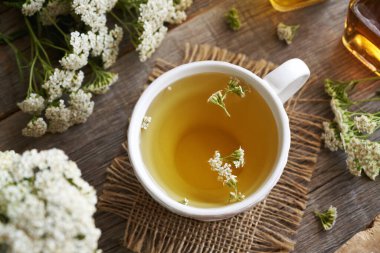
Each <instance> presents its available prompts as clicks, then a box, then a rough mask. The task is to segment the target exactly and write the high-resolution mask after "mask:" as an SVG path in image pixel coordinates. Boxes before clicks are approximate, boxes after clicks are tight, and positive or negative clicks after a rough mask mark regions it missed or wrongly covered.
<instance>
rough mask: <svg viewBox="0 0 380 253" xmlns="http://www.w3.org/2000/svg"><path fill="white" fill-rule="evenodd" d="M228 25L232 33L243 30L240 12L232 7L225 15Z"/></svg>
mask: <svg viewBox="0 0 380 253" xmlns="http://www.w3.org/2000/svg"><path fill="white" fill-rule="evenodd" d="M225 18H226V23H227V25H228V27H229V28H230V29H231V30H232V31H238V30H240V28H241V21H240V16H239V12H238V10H237V9H236V8H235V7H232V8H231V9H230V10H229V11H228V12H227V13H226V15H225Z"/></svg>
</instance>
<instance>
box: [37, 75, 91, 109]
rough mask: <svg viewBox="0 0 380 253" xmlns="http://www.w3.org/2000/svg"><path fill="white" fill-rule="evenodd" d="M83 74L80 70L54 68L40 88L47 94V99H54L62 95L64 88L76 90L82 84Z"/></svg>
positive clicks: (71, 90)
mask: <svg viewBox="0 0 380 253" xmlns="http://www.w3.org/2000/svg"><path fill="white" fill-rule="evenodd" d="M83 78H84V74H83V72H82V71H78V72H75V71H70V70H60V69H54V73H53V74H52V75H51V76H50V77H49V80H48V81H46V82H45V83H44V84H43V85H42V88H44V89H45V90H46V92H47V94H48V97H49V99H48V100H49V101H50V102H51V101H54V100H55V99H57V98H60V97H61V96H62V93H63V91H64V90H67V91H69V92H74V91H77V90H78V89H79V88H80V86H81V85H82V82H83Z"/></svg>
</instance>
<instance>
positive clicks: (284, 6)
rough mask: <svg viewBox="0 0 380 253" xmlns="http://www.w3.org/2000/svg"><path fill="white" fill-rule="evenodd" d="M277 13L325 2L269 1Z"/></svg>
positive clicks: (302, 0)
mask: <svg viewBox="0 0 380 253" xmlns="http://www.w3.org/2000/svg"><path fill="white" fill-rule="evenodd" d="M269 1H270V2H271V4H272V6H273V8H274V9H275V10H277V11H292V10H296V9H300V8H304V7H307V6H309V5H313V4H316V3H320V2H323V1H325V0H269Z"/></svg>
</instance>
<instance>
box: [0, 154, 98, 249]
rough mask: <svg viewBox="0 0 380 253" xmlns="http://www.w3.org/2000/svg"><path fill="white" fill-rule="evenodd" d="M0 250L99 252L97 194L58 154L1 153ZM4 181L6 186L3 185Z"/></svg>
mask: <svg viewBox="0 0 380 253" xmlns="http://www.w3.org/2000/svg"><path fill="white" fill-rule="evenodd" d="M0 168H1V170H0V203H1V205H0V245H1V247H2V249H3V248H4V247H5V249H6V250H7V252H14V253H25V252H28V253H40V252H81V253H94V252H96V251H97V241H98V239H99V237H100V230H99V229H97V228H96V227H95V225H94V219H93V217H92V216H93V214H94V213H95V210H96V209H95V204H96V193H95V190H94V189H93V188H92V187H91V186H90V185H89V184H88V183H87V182H85V181H84V180H83V179H82V178H81V172H80V170H79V169H78V167H77V166H76V164H75V163H74V162H72V161H70V160H68V158H67V156H66V155H65V154H64V153H63V152H62V151H60V150H56V149H52V150H48V151H41V152H37V151H36V150H31V151H27V152H25V153H24V154H22V155H18V154H16V153H14V152H13V151H7V152H0ZM4 178H5V181H4V180H3V179H4Z"/></svg>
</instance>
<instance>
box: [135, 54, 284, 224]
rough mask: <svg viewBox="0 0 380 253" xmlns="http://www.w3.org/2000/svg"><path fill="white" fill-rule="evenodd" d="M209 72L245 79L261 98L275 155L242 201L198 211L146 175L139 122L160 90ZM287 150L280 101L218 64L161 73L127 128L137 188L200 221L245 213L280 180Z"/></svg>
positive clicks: (256, 81) (250, 77)
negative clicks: (271, 122) (274, 136)
mask: <svg viewBox="0 0 380 253" xmlns="http://www.w3.org/2000/svg"><path fill="white" fill-rule="evenodd" d="M211 72H220V73H225V74H230V75H234V76H237V77H238V78H241V79H243V80H245V82H246V83H247V84H249V85H250V86H251V87H252V88H254V89H255V90H256V91H257V92H258V93H259V94H260V95H261V96H262V97H263V99H264V100H265V101H266V103H267V105H268V106H269V107H270V109H271V111H272V113H273V115H274V118H275V121H276V125H277V131H278V138H279V146H278V152H277V157H276V161H275V163H274V165H273V168H272V171H271V173H270V174H269V175H268V176H267V178H266V180H265V181H264V182H263V183H262V184H261V186H260V187H259V188H258V189H257V190H256V191H255V192H253V193H252V194H250V195H249V196H247V197H246V198H245V199H244V200H242V201H240V202H237V203H232V204H229V205H226V206H221V207H205V208H202V207H193V206H186V205H183V204H181V203H179V202H177V201H176V200H174V199H172V198H171V197H170V196H168V194H167V193H166V192H165V190H164V189H163V188H162V187H161V186H160V185H159V183H158V182H156V180H155V179H154V178H153V176H152V175H151V174H150V172H149V169H148V168H146V166H145V164H144V162H143V158H142V152H141V148H140V134H141V122H142V119H143V117H144V116H145V115H146V112H147V110H148V109H149V107H150V105H151V103H152V102H153V101H154V99H155V98H156V96H157V95H158V94H159V93H160V92H161V91H162V90H164V89H166V88H167V87H168V86H170V85H172V84H173V83H174V82H176V81H177V80H180V79H182V78H184V77H189V76H192V75H195V74H201V73H211ZM289 149H290V127H289V120H288V116H287V114H286V112H285V109H284V107H283V104H282V102H281V101H280V98H279V97H278V96H277V94H276V93H275V91H274V90H273V89H272V88H271V87H270V84H269V83H268V82H266V81H265V80H263V79H261V78H259V77H258V76H257V75H255V74H254V73H252V72H251V71H249V70H247V69H245V68H242V67H240V66H237V65H234V64H231V63H227V62H221V61H199V62H192V63H187V64H183V65H180V66H178V67H175V68H173V69H171V70H169V71H167V72H165V73H164V74H162V75H161V76H160V77H158V78H157V79H156V80H154V81H153V82H152V83H151V84H150V85H149V86H148V88H147V89H146V90H145V91H144V92H143V94H142V95H141V97H140V98H139V100H138V101H137V103H136V105H135V108H134V109H133V112H132V116H131V119H130V124H129V128H128V153H129V159H130V162H131V165H132V167H133V170H134V173H135V175H136V177H137V179H138V181H139V182H140V183H141V185H142V186H143V187H144V188H145V190H146V191H147V192H148V193H149V194H150V195H151V196H152V197H153V198H154V199H155V200H156V201H157V202H158V203H160V204H161V205H162V206H164V207H166V208H167V209H169V210H170V211H172V212H174V213H177V214H179V215H182V216H186V217H191V218H195V219H200V220H217V219H223V218H227V217H230V216H232V215H235V214H237V213H240V212H243V211H246V210H247V209H249V208H250V207H252V206H254V205H256V204H258V203H259V202H260V201H261V200H263V199H264V198H265V197H266V196H267V195H268V194H269V192H270V191H271V190H272V189H273V187H274V186H275V185H276V183H277V182H278V180H279V179H280V176H281V175H282V172H283V170H284V168H285V165H286V162H287V160H288V153H289Z"/></svg>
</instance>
